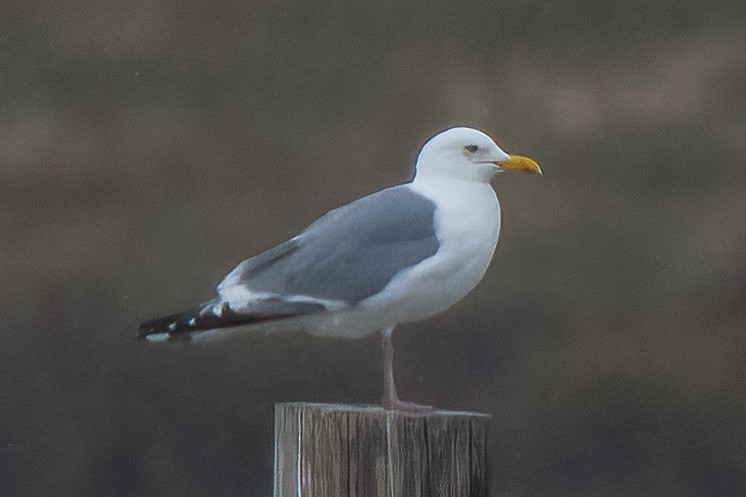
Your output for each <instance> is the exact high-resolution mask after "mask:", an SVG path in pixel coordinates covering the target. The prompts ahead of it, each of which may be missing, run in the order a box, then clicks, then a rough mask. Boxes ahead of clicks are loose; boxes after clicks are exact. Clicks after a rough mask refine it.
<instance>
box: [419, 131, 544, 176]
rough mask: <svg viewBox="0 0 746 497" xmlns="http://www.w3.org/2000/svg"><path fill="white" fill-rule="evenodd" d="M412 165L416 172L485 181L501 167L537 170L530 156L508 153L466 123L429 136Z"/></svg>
mask: <svg viewBox="0 0 746 497" xmlns="http://www.w3.org/2000/svg"><path fill="white" fill-rule="evenodd" d="M415 169H416V171H417V175H439V176H453V177H454V178H461V179H471V180H477V181H489V180H490V178H492V176H494V175H495V174H496V173H499V172H503V171H519V172H523V173H528V174H541V168H540V167H539V165H538V164H537V163H536V162H534V161H533V160H532V159H529V158H528V157H522V156H520V155H508V154H506V153H505V152H504V151H503V150H502V149H501V148H500V147H499V146H497V144H496V143H495V141H494V140H493V139H492V138H490V137H489V136H488V135H486V134H485V133H482V132H481V131H479V130H476V129H473V128H466V127H456V128H449V129H447V130H445V131H442V132H440V133H438V134H437V135H435V136H433V137H432V138H430V139H429V140H428V141H427V142H426V143H425V144H424V145H423V146H422V149H421V150H420V153H419V155H418V156H417V164H416V166H415Z"/></svg>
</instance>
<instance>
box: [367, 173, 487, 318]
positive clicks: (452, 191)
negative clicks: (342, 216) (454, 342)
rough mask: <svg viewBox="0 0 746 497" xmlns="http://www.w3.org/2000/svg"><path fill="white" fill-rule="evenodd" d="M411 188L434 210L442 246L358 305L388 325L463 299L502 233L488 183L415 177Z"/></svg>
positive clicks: (483, 270)
mask: <svg viewBox="0 0 746 497" xmlns="http://www.w3.org/2000/svg"><path fill="white" fill-rule="evenodd" d="M410 188H412V189H413V190H414V191H416V192H418V193H420V194H422V195H425V196H427V197H428V198H430V199H432V200H433V201H434V202H435V204H436V205H437V210H436V212H435V222H436V233H437V236H438V239H439V241H440V247H439V249H438V252H437V253H436V254H435V255H433V256H432V257H430V258H429V259H427V260H425V261H423V262H422V263H420V264H418V265H417V266H415V267H413V268H411V269H409V270H407V271H405V272H403V273H401V274H399V275H397V276H396V277H395V278H394V279H392V280H391V282H390V283H389V284H388V285H387V286H386V288H384V290H383V291H382V292H381V293H379V294H377V295H375V296H373V297H371V298H369V299H367V300H366V301H364V302H363V303H361V304H362V306H363V307H365V308H367V309H369V310H380V311H381V312H382V313H384V314H385V315H386V319H390V320H391V324H395V323H400V322H406V321H416V320H419V319H424V318H427V317H429V316H432V315H433V314H436V313H438V312H440V311H443V310H445V309H447V308H448V307H450V306H452V305H453V304H455V303H456V302H458V301H459V300H461V299H462V298H463V297H464V296H465V295H466V294H467V293H469V292H470V291H471V290H472V289H473V288H474V287H475V286H476V285H477V284H478V283H479V282H480V281H481V279H482V277H483V276H484V273H485V271H487V268H488V267H489V264H490V261H491V260H492V256H493V254H494V252H495V247H496V246H497V238H498V235H499V232H500V206H499V204H498V202H497V197H496V195H495V192H494V190H492V187H491V186H490V185H489V183H483V182H480V181H465V180H455V179H452V178H444V177H428V178H420V177H418V178H417V179H416V180H415V182H414V183H412V184H411V186H410ZM379 318H383V316H380V315H379Z"/></svg>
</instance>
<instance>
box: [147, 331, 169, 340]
mask: <svg viewBox="0 0 746 497" xmlns="http://www.w3.org/2000/svg"><path fill="white" fill-rule="evenodd" d="M145 340H147V341H148V342H165V341H166V340H168V333H153V334H152V335H148V336H146V337H145Z"/></svg>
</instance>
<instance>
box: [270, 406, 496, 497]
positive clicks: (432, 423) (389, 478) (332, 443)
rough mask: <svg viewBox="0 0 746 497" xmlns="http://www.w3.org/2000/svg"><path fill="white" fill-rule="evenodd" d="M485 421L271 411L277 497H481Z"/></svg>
mask: <svg viewBox="0 0 746 497" xmlns="http://www.w3.org/2000/svg"><path fill="white" fill-rule="evenodd" d="M489 421H490V417H489V416H488V415H486V414H479V413H473V412H454V411H438V410H436V411H433V412H430V413H426V414H417V415H411V414H402V413H398V412H395V411H385V410H384V409H383V408H381V407H374V406H354V405H336V404H309V403H284V404H276V405H275V483H274V497H486V496H487V495H488V492H489V490H488V482H487V474H486V466H487V461H486V455H487V451H486V447H487V427H488V425H489Z"/></svg>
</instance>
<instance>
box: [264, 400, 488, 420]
mask: <svg viewBox="0 0 746 497" xmlns="http://www.w3.org/2000/svg"><path fill="white" fill-rule="evenodd" d="M280 407H295V408H307V409H314V410H318V411H325V412H349V413H355V414H370V415H377V416H391V417H395V416H407V417H419V418H432V417H479V418H491V417H492V416H491V415H489V414H486V413H483V412H472V411H452V410H445V409H438V408H434V409H433V410H432V411H427V412H421V413H419V412H405V411H387V410H386V409H384V408H383V407H381V406H377V405H372V404H324V403H320V402H278V403H277V404H275V409H277V408H280Z"/></svg>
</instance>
